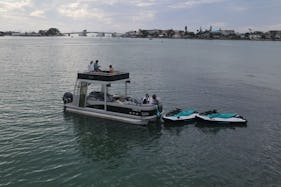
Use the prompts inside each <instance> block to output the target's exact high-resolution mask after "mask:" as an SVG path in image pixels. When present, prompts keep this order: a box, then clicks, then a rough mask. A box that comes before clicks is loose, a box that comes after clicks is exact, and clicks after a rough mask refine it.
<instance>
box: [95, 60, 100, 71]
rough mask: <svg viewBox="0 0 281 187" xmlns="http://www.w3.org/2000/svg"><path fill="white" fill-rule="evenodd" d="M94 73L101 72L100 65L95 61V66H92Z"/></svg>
mask: <svg viewBox="0 0 281 187" xmlns="http://www.w3.org/2000/svg"><path fill="white" fill-rule="evenodd" d="M94 71H101V70H100V65H99V61H98V60H96V62H95V64H94Z"/></svg>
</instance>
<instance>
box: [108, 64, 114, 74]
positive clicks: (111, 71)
mask: <svg viewBox="0 0 281 187" xmlns="http://www.w3.org/2000/svg"><path fill="white" fill-rule="evenodd" d="M114 72H115V69H114V68H113V67H112V65H111V64H110V65H109V73H114Z"/></svg>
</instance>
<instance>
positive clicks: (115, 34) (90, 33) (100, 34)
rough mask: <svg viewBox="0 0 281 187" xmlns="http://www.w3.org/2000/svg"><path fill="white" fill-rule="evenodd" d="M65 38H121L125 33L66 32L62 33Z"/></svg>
mask: <svg viewBox="0 0 281 187" xmlns="http://www.w3.org/2000/svg"><path fill="white" fill-rule="evenodd" d="M62 34H64V35H65V36H73V35H78V36H89V35H92V36H94V35H95V36H96V37H106V36H108V37H117V36H121V35H122V34H123V33H117V32H99V31H87V30H83V31H81V32H66V33H62Z"/></svg>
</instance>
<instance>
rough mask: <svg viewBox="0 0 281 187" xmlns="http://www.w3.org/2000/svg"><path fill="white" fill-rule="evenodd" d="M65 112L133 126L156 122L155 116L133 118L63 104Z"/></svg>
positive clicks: (116, 113)
mask: <svg viewBox="0 0 281 187" xmlns="http://www.w3.org/2000/svg"><path fill="white" fill-rule="evenodd" d="M65 111H66V112H71V113H77V114H82V115H87V116H92V117H98V118H102V119H108V120H114V121H119V122H124V123H130V124H135V125H147V124H148V123H149V122H154V121H156V120H157V116H156V115H153V116H134V115H130V114H122V113H118V112H111V111H105V110H100V109H94V108H89V107H77V106H74V105H71V104H65Z"/></svg>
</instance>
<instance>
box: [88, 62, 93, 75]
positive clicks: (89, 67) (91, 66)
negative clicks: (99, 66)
mask: <svg viewBox="0 0 281 187" xmlns="http://www.w3.org/2000/svg"><path fill="white" fill-rule="evenodd" d="M93 63H94V62H93V61H91V62H90V64H89V65H88V71H89V72H92V71H94V66H93V65H94V64H93Z"/></svg>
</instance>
